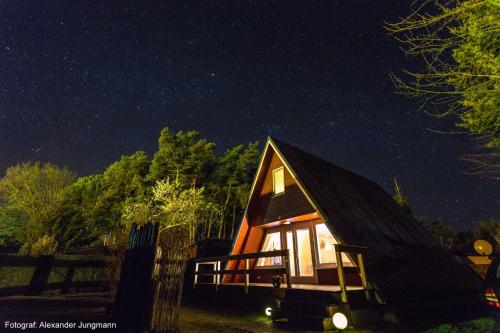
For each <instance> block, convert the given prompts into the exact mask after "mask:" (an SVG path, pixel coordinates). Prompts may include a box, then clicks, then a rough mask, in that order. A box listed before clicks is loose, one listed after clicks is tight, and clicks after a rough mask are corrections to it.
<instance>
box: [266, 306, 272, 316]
mask: <svg viewBox="0 0 500 333" xmlns="http://www.w3.org/2000/svg"><path fill="white" fill-rule="evenodd" d="M264 312H265V313H266V316H268V317H271V313H272V312H273V308H272V307H270V306H268V307H267V308H266V310H265V311H264Z"/></svg>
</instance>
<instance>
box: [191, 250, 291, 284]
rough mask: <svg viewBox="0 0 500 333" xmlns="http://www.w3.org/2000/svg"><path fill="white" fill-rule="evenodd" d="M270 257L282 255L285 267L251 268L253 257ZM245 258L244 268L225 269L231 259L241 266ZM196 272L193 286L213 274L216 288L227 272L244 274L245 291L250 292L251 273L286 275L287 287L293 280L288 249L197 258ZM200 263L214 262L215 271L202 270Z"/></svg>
mask: <svg viewBox="0 0 500 333" xmlns="http://www.w3.org/2000/svg"><path fill="white" fill-rule="evenodd" d="M269 257H282V260H283V263H284V264H283V267H279V268H250V260H251V259H259V258H269ZM242 260H244V264H245V265H244V268H243V269H240V268H238V269H223V268H222V265H223V264H224V265H225V264H226V263H228V262H229V261H238V264H237V267H239V266H240V265H239V262H240V261H242ZM194 262H195V272H194V285H193V288H195V287H196V285H197V284H198V277H199V276H202V275H208V276H213V280H212V283H213V284H215V287H216V289H218V288H219V285H220V284H221V283H222V280H223V276H224V275H225V274H243V275H244V276H245V283H244V284H245V292H246V293H248V289H249V286H250V275H251V274H275V275H284V276H285V281H286V286H287V288H292V281H291V280H290V259H289V253H288V250H276V251H267V252H257V253H244V254H236V255H230V256H221V257H209V258H200V259H195V261H194ZM200 264H212V265H213V271H208V272H201V271H200Z"/></svg>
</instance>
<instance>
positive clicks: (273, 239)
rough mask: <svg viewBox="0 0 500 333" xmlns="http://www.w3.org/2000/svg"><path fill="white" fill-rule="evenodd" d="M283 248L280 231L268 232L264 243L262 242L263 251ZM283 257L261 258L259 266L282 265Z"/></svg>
mask: <svg viewBox="0 0 500 333" xmlns="http://www.w3.org/2000/svg"><path fill="white" fill-rule="evenodd" d="M275 250H281V237H280V233H279V232H273V233H272V234H267V235H266V239H265V240H264V244H262V248H261V250H260V251H261V252H267V251H275ZM281 265H282V260H281V257H267V258H259V261H258V262H257V266H281Z"/></svg>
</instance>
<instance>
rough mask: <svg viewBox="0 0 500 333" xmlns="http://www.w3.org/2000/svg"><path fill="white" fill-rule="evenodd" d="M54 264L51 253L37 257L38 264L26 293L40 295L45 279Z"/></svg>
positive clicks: (47, 277)
mask: <svg viewBox="0 0 500 333" xmlns="http://www.w3.org/2000/svg"><path fill="white" fill-rule="evenodd" d="M53 264H54V256H53V255H44V256H40V257H38V265H37V266H36V268H35V271H34V272H33V275H32V277H31V281H30V284H29V286H28V290H27V291H26V295H40V294H41V293H42V291H43V288H44V286H45V284H46V283H47V280H48V279H49V275H50V271H51V270H52V265H53Z"/></svg>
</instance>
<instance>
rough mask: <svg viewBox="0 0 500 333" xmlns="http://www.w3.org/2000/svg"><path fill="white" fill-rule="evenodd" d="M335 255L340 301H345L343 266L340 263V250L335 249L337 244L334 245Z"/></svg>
mask: <svg viewBox="0 0 500 333" xmlns="http://www.w3.org/2000/svg"><path fill="white" fill-rule="evenodd" d="M335 257H336V259H337V273H338V275H339V284H340V291H341V297H342V302H343V303H347V290H346V285H345V277H344V266H343V265H342V256H341V251H339V250H338V249H337V245H335Z"/></svg>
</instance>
